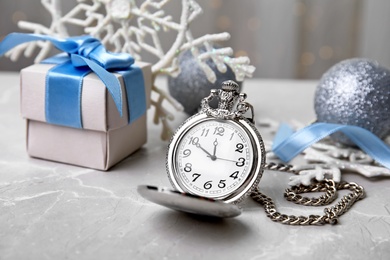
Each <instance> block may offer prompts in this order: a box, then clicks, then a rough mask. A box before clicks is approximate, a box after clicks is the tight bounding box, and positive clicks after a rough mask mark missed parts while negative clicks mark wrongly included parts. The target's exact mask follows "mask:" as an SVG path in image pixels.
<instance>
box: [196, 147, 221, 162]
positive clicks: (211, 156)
mask: <svg viewBox="0 0 390 260" xmlns="http://www.w3.org/2000/svg"><path fill="white" fill-rule="evenodd" d="M196 147H198V148H200V149H201V150H202V151H203V152H205V153H206V154H207V157H210V158H211V160H213V161H215V159H217V158H216V157H215V156H213V155H211V153H209V152H208V151H207V150H206V149H204V148H203V147H202V146H201V145H200V143H197V144H196Z"/></svg>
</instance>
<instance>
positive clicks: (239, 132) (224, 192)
mask: <svg viewBox="0 0 390 260" xmlns="http://www.w3.org/2000/svg"><path fill="white" fill-rule="evenodd" d="M193 121H195V122H193V123H191V122H189V123H188V124H187V125H186V124H184V126H183V129H181V131H179V133H177V135H178V136H177V138H174V140H173V141H172V144H171V147H170V149H171V155H168V157H171V158H170V160H171V167H170V169H168V170H171V171H172V172H173V176H171V178H172V177H173V178H174V180H173V184H174V186H178V187H176V188H178V189H181V190H182V191H185V192H189V193H192V194H195V195H198V196H203V197H208V198H213V199H224V198H232V196H233V197H234V194H238V195H237V196H236V198H234V199H237V198H239V195H242V194H243V193H245V192H246V191H247V190H248V189H249V188H250V186H251V185H253V184H254V182H256V179H257V180H259V178H257V176H254V175H256V174H258V173H259V171H260V167H259V159H260V161H262V158H261V157H262V154H261V152H262V151H261V149H260V151H258V149H259V146H258V145H257V144H256V141H257V142H259V140H254V137H253V136H252V135H253V133H251V132H250V131H249V132H248V130H247V128H246V127H243V125H242V124H241V123H239V122H238V121H234V120H220V119H214V118H204V119H202V120H198V121H196V120H193ZM256 138H257V135H256V136H255V139H256ZM259 157H260V158H259ZM168 160H169V158H168ZM256 171H257V172H256ZM260 176H261V173H260Z"/></svg>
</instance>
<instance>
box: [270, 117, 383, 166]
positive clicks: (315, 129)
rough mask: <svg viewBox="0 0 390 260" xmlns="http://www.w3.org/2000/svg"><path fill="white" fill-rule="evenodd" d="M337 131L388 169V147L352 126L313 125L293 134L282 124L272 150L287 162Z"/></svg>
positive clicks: (374, 137) (365, 131)
mask: <svg viewBox="0 0 390 260" xmlns="http://www.w3.org/2000/svg"><path fill="white" fill-rule="evenodd" d="M338 131H340V132H342V133H343V134H345V135H346V136H348V137H349V139H350V140H351V141H352V142H354V143H355V144H356V145H357V146H359V147H360V148H361V149H362V150H363V151H365V152H366V153H367V154H368V155H370V156H371V158H373V159H374V160H375V161H377V162H378V163H380V164H382V165H383V166H385V167H387V168H389V169H390V147H389V146H388V145H386V144H385V143H384V142H383V141H382V140H381V139H380V138H378V137H377V136H376V135H374V134H373V133H371V132H370V131H368V130H366V129H364V128H361V127H358V126H352V125H339V124H329V123H314V124H311V125H309V126H307V127H305V128H303V129H301V130H298V131H297V132H295V133H294V131H293V130H292V129H291V128H290V127H289V126H288V125H286V124H282V125H281V126H280V128H279V130H278V132H277V133H276V135H275V138H274V143H273V146H272V150H273V152H274V153H275V154H276V155H277V156H278V157H279V158H280V159H281V160H282V161H285V162H288V161H290V160H291V159H293V158H294V157H295V156H297V155H298V154H299V153H301V152H302V151H303V150H305V149H306V148H307V147H309V146H310V145H312V144H313V143H316V142H318V141H319V140H321V139H323V138H325V137H327V136H329V135H331V134H333V133H335V132H338Z"/></svg>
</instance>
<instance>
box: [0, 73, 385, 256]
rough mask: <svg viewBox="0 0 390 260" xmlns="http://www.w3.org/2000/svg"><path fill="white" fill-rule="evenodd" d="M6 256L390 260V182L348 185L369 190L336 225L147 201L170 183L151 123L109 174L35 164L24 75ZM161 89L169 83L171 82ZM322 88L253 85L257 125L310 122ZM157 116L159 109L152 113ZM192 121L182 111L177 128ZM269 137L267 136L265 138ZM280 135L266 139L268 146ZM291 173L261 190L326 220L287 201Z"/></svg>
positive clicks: (1, 237)
mask: <svg viewBox="0 0 390 260" xmlns="http://www.w3.org/2000/svg"><path fill="white" fill-rule="evenodd" d="M0 84H1V87H0V259H2V260H5V259H94V260H96V259H253V260H254V259H298V258H299V259H390V179H383V178H376V179H368V178H364V177H362V176H360V175H358V174H352V173H351V174H344V175H343V178H344V179H345V180H348V181H355V182H357V183H358V184H360V185H362V186H364V188H365V190H366V193H367V197H366V198H365V199H364V200H362V201H359V202H357V203H356V204H355V205H354V206H353V207H352V209H351V210H350V211H349V212H347V213H346V214H345V215H343V216H342V217H341V218H340V221H339V224H337V225H334V226H329V225H328V226H322V227H318V226H311V227H295V226H286V225H282V224H279V223H274V222H272V221H271V220H270V219H268V218H267V217H266V215H265V213H264V210H263V208H262V207H261V206H260V205H259V204H257V203H256V202H254V201H252V200H251V199H249V198H248V199H247V201H246V203H245V205H244V212H243V213H242V214H241V215H240V216H238V217H236V218H232V219H217V220H216V219H207V218H202V217H196V216H191V215H187V214H183V213H179V212H176V211H173V210H169V209H166V208H163V207H161V206H158V205H155V204H153V203H151V202H148V201H146V200H145V199H143V198H142V197H141V196H140V195H138V193H137V191H136V189H137V186H138V185H140V184H151V185H157V186H168V187H169V186H170V184H169V181H168V178H167V176H166V173H165V151H166V147H167V142H165V141H161V140H160V139H159V135H160V126H156V125H153V123H152V122H151V116H149V122H148V124H149V125H148V143H147V144H146V145H145V146H144V147H143V148H142V149H140V150H139V151H138V152H136V153H135V154H133V155H132V156H130V157H129V158H127V159H125V160H124V161H122V162H121V163H119V164H118V165H117V166H115V167H113V168H112V169H111V170H110V171H108V172H102V171H96V170H91V169H86V168H80V167H76V166H71V165H64V164H59V163H55V162H49V161H45V160H39V159H33V158H29V157H28V155H27V153H26V149H25V131H26V130H25V122H24V120H23V119H22V118H21V117H20V112H19V78H18V74H17V73H5V72H1V73H0ZM158 84H161V85H166V80H165V79H159V82H158ZM315 85H316V82H314V81H289V80H286V81H283V80H248V81H247V82H245V84H244V89H243V90H244V92H246V93H247V94H248V101H249V102H251V103H253V105H254V106H255V112H256V114H257V116H256V117H257V118H271V119H273V120H277V121H291V120H297V121H299V122H302V123H308V122H310V121H312V119H313V118H314V111H313V104H312V103H313V95H314V90H315ZM152 112H153V111H149V113H150V115H151V113H152ZM184 118H185V115H184V114H178V116H177V118H176V121H174V122H173V123H172V124H173V125H174V126H175V125H176V126H177V125H178V124H179V123H180V121H181V120H183V119H184ZM265 135H267V133H265ZM267 138H270V137H269V136H265V139H267ZM288 178H289V176H288V174H285V173H280V172H271V171H266V172H265V173H264V175H263V178H262V180H261V183H260V188H261V189H262V191H263V192H264V193H265V194H267V195H268V196H270V197H272V198H273V199H274V200H275V201H276V205H277V207H278V209H279V210H280V211H282V212H284V213H287V214H304V215H309V214H321V213H322V210H323V207H320V208H312V207H310V208H305V207H303V206H297V205H295V204H291V203H289V202H286V201H285V200H284V198H283V190H284V189H285V188H286V187H288V184H287V183H288Z"/></svg>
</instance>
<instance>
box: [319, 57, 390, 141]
mask: <svg viewBox="0 0 390 260" xmlns="http://www.w3.org/2000/svg"><path fill="white" fill-rule="evenodd" d="M314 106H315V112H316V114H317V120H318V121H319V122H326V123H337V124H345V125H356V126H360V127H363V128H365V129H367V130H369V131H371V132H372V133H374V134H375V135H377V136H378V137H379V138H381V139H384V138H386V137H387V136H388V135H389V134H390V71H389V70H388V69H386V68H384V67H381V66H380V65H379V64H378V63H377V62H375V61H371V60H367V59H349V60H345V61H342V62H340V63H338V64H336V65H334V66H333V67H332V68H330V69H329V70H328V71H327V72H326V73H325V74H324V75H323V76H322V78H321V80H320V82H319V85H318V87H317V89H316V92H315V100H314ZM332 138H334V139H335V140H336V141H339V142H341V143H344V144H347V145H352V144H353V143H352V142H351V141H350V140H349V139H348V138H347V137H346V136H344V135H343V134H341V133H336V134H334V135H332Z"/></svg>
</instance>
